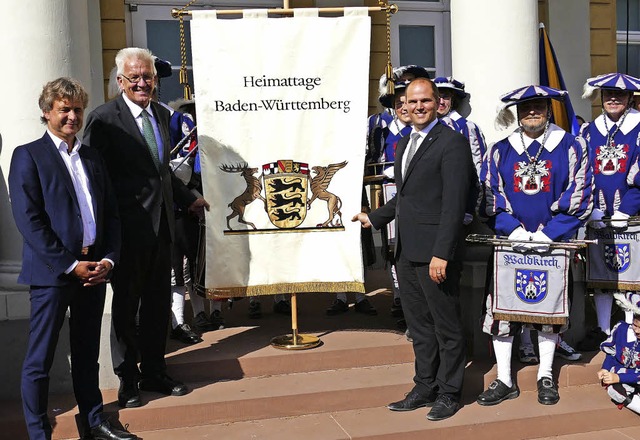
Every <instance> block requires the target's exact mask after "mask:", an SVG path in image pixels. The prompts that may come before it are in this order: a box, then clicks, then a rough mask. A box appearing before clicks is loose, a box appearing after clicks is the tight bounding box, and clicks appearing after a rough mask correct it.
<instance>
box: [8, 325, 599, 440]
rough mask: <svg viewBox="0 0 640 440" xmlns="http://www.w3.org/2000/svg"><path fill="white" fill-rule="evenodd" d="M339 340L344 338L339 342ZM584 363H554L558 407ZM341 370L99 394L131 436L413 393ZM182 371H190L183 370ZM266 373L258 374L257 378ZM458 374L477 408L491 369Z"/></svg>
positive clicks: (67, 423)
mask: <svg viewBox="0 0 640 440" xmlns="http://www.w3.org/2000/svg"><path fill="white" fill-rule="evenodd" d="M352 336H353V335H352ZM343 339H348V338H346V337H345V336H344V335H343ZM404 345H406V344H405V342H402V341H401V340H398V341H397V344H396V345H395V346H394V345H389V346H388V347H387V349H386V350H387V351H390V352H393V351H394V350H397V349H398V346H399V347H402V346H404ZM271 350H272V351H266V352H265V353H264V354H263V356H261V357H260V358H259V359H258V360H256V362H259V363H260V364H269V363H270V362H275V363H281V362H282V359H279V358H280V357H281V356H288V353H290V352H287V351H284V352H282V353H284V354H282V355H277V354H273V351H275V352H276V353H281V351H280V350H275V349H271ZM340 351H341V350H340ZM364 351H366V350H364V349H362V348H358V349H352V353H351V355H350V356H348V357H350V358H357V357H360V356H359V354H362V353H361V352H364ZM311 352H312V351H309V352H306V353H311ZM379 352H380V353H384V350H382V349H380V350H379ZM387 356H389V354H384V356H382V358H383V359H384V358H386V357H387ZM330 357H337V356H333V355H332V356H330ZM361 357H364V356H361ZM376 359H378V358H373V359H369V360H370V361H371V360H373V361H376ZM584 361H585V362H584V363H572V364H567V363H561V362H558V364H557V374H556V377H557V378H558V383H559V385H560V387H561V401H565V400H570V399H571V395H572V394H571V393H569V394H567V392H568V390H571V389H572V388H578V387H581V386H585V384H594V382H595V373H596V371H597V370H598V369H599V368H600V365H601V362H602V355H597V356H593V357H591V358H589V359H584ZM294 362H295V363H298V358H291V359H289V364H290V363H294ZM309 362H310V361H309ZM352 362H355V361H352ZM300 363H302V364H304V362H300ZM340 363H341V367H340V368H328V367H330V365H329V364H321V365H320V366H321V367H322V368H321V369H319V370H317V371H313V370H312V369H310V368H309V367H305V368H304V369H305V370H308V371H303V372H293V371H288V372H284V373H283V374H272V375H254V376H246V377H243V378H238V379H226V380H208V381H203V382H190V383H189V386H190V388H191V390H192V391H191V392H190V393H189V394H188V395H186V396H182V397H165V396H161V395H158V394H152V393H145V392H143V393H142V400H143V406H142V407H140V408H135V409H124V410H123V409H120V408H118V407H117V404H116V399H117V390H105V391H103V396H104V401H105V411H106V412H109V413H112V414H117V417H118V418H119V420H120V422H121V423H123V424H128V425H129V427H130V429H131V430H132V431H133V432H138V431H149V430H158V429H163V430H164V429H186V428H189V427H194V426H200V425H211V424H228V423H238V422H244V421H247V422H248V421H254V422H255V421H257V420H261V419H274V418H289V417H300V416H306V415H311V414H322V413H333V412H341V411H349V410H363V409H371V408H384V407H385V406H386V404H388V403H389V402H392V401H395V400H399V399H401V398H402V396H403V395H404V394H405V393H406V392H408V391H409V390H410V389H411V388H412V377H413V363H412V362H403V363H399V364H389V365H388V364H383V365H372V366H358V367H344V365H345V363H344V361H342V360H341V362H340ZM183 367H184V368H187V369H188V368H191V366H190V364H185V365H184V366H183ZM514 367H515V369H514V377H516V378H517V382H518V384H519V386H520V389H521V390H522V391H523V394H525V393H530V394H531V395H532V396H534V397H535V389H536V372H537V367H535V366H522V368H520V366H519V364H517V363H516V364H515V365H514ZM271 369H272V368H271V367H263V368H262V369H261V371H270V370H271ZM465 372H466V373H465V387H464V396H463V397H464V402H465V404H466V405H467V406H466V407H469V406H478V405H476V404H475V403H474V402H475V398H476V397H477V395H478V394H479V393H480V392H481V391H482V390H483V389H484V388H485V387H486V386H487V385H488V384H489V383H490V382H491V380H493V379H494V378H495V367H494V366H493V365H492V364H491V363H489V362H486V361H478V362H469V364H468V365H467V368H466V370H465ZM517 400H520V399H517ZM534 400H535V399H534ZM536 405H537V402H536ZM538 406H541V405H538ZM466 407H465V408H466ZM502 407H503V405H499V406H498V407H495V408H497V409H498V410H500V409H501V408H502ZM50 408H51V409H52V415H53V416H55V417H54V420H55V423H56V426H55V430H54V438H56V439H64V438H72V437H73V436H74V434H75V433H76V426H75V419H74V415H75V414H76V413H77V407H75V404H74V402H73V398H72V397H71V396H56V397H54V398H52V399H51V402H50ZM498 412H499V411H498ZM3 418H4V417H3ZM7 422H8V421H7V420H5V423H2V425H3V426H7V425H11V426H12V427H13V429H14V430H15V432H19V431H20V429H23V426H22V425H23V422H22V418H21V413H20V412H19V411H15V412H14V417H13V418H12V422H13V423H10V424H9V423H7ZM17 438H19V437H17Z"/></svg>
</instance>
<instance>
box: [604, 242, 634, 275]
mask: <svg viewBox="0 0 640 440" xmlns="http://www.w3.org/2000/svg"><path fill="white" fill-rule="evenodd" d="M604 263H605V265H606V266H607V269H609V270H610V271H612V272H617V273H621V272H624V271H625V270H627V269H629V265H630V264H631V246H629V243H615V244H613V243H606V244H605V245H604Z"/></svg>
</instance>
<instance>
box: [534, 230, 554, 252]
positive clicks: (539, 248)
mask: <svg viewBox="0 0 640 440" xmlns="http://www.w3.org/2000/svg"><path fill="white" fill-rule="evenodd" d="M531 241H542V242H546V243H551V242H552V241H553V240H551V239H550V238H549V237H547V236H546V234H545V233H544V232H542V231H537V232H534V233H533V234H531ZM531 248H532V249H533V250H534V251H536V252H540V253H541V254H542V253H544V252H547V251H548V250H549V245H548V244H540V243H537V244H533V245H531Z"/></svg>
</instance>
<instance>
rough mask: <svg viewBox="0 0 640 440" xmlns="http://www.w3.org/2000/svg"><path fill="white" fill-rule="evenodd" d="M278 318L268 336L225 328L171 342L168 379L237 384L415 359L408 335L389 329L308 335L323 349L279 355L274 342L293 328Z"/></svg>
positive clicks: (262, 331) (246, 329)
mask: <svg viewBox="0 0 640 440" xmlns="http://www.w3.org/2000/svg"><path fill="white" fill-rule="evenodd" d="M271 318H274V317H271ZM275 318H279V322H280V327H277V328H273V327H267V328H268V329H269V330H271V331H265V327H264V326H262V327H249V326H243V327H231V328H225V329H222V330H218V331H215V332H207V333H205V334H203V335H202V337H203V341H202V342H200V343H198V344H194V345H189V346H184V345H182V344H180V343H178V342H176V341H172V340H170V341H169V343H168V344H167V350H168V352H169V353H168V354H167V357H166V360H167V369H168V372H169V374H170V375H172V376H174V377H176V378H180V380H183V381H185V382H200V381H211V380H235V379H240V378H244V377H258V376H268V375H273V374H289V373H303V372H309V371H322V370H335V369H341V368H358V367H369V366H375V365H387V364H399V363H404V362H413V359H414V357H413V356H414V355H413V348H412V345H411V343H410V342H409V341H407V339H406V337H405V336H404V333H403V332H401V331H394V330H388V329H371V331H366V330H365V331H362V330H358V331H348V330H344V329H342V330H337V329H336V330H323V331H320V332H318V331H315V332H314V331H306V332H304V333H305V334H310V335H313V336H316V337H318V338H320V340H321V341H322V345H321V346H320V347H317V348H314V349H312V350H279V349H276V348H274V347H272V346H270V341H271V338H273V337H274V336H279V335H283V334H290V333H291V329H290V328H288V327H287V326H286V325H287V318H286V317H275ZM374 318H375V317H374ZM327 321H330V320H328V319H327ZM334 321H336V320H334ZM301 333H303V332H301Z"/></svg>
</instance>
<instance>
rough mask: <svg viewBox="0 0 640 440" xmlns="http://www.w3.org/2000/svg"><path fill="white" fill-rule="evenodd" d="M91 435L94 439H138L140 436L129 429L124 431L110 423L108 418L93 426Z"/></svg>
mask: <svg viewBox="0 0 640 440" xmlns="http://www.w3.org/2000/svg"><path fill="white" fill-rule="evenodd" d="M91 435H92V438H93V439H94V440H138V439H139V437H138V436H137V435H135V434H132V433H130V432H129V431H126V430H125V431H123V430H122V429H119V428H116V427H115V426H112V425H111V423H109V421H108V420H105V421H104V422H102V423H100V424H99V425H98V426H94V427H93V428H91Z"/></svg>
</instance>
